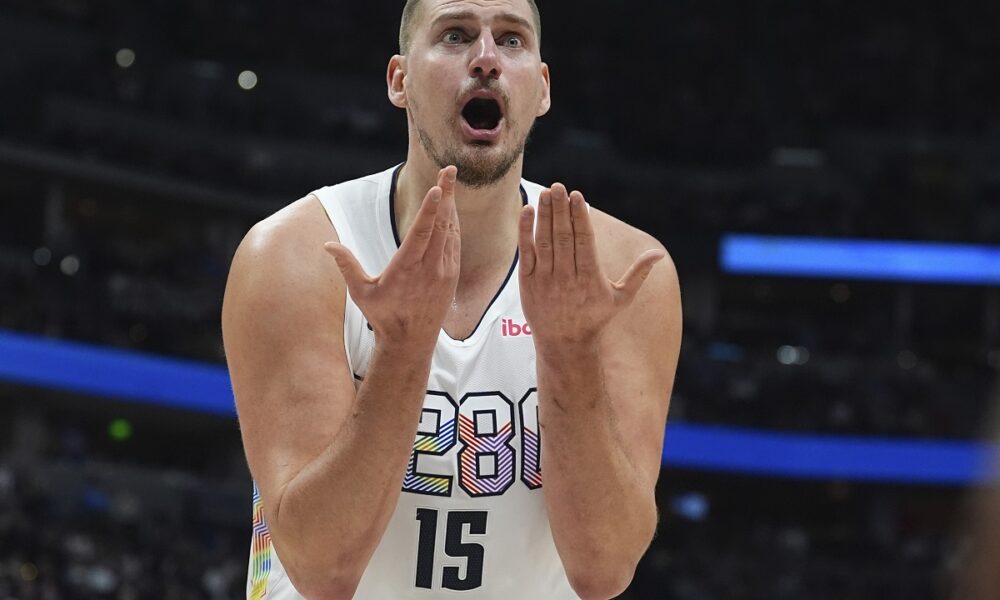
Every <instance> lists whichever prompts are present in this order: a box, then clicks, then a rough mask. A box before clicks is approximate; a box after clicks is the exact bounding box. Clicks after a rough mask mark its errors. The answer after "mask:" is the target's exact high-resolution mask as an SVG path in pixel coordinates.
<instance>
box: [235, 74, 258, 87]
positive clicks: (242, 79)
mask: <svg viewBox="0 0 1000 600" xmlns="http://www.w3.org/2000/svg"><path fill="white" fill-rule="evenodd" d="M236 82H237V83H239V84H240V87H241V88H243V89H245V90H252V89H254V88H255V87H257V74H256V73H254V72H253V71H243V72H242V73H240V76H239V77H238V78H237V79H236Z"/></svg>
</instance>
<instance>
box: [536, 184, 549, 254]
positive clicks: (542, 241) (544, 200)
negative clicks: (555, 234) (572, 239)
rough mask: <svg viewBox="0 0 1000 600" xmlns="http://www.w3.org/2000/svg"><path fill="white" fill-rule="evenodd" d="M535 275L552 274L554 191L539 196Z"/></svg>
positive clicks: (543, 192) (544, 191)
mask: <svg viewBox="0 0 1000 600" xmlns="http://www.w3.org/2000/svg"><path fill="white" fill-rule="evenodd" d="M533 272H534V273H544V274H549V273H552V190H548V189H545V190H542V193H541V194H539V195H538V219H537V220H536V222H535V268H534V270H533Z"/></svg>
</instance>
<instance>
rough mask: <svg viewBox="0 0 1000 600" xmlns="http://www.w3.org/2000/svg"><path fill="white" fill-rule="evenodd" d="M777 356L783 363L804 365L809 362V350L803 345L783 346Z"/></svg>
mask: <svg viewBox="0 0 1000 600" xmlns="http://www.w3.org/2000/svg"><path fill="white" fill-rule="evenodd" d="M776 358H777V359H778V362H780V363H781V364H783V365H804V364H806V363H807V362H809V350H807V349H805V348H803V347H802V346H781V347H780V348H778V352H777V353H776Z"/></svg>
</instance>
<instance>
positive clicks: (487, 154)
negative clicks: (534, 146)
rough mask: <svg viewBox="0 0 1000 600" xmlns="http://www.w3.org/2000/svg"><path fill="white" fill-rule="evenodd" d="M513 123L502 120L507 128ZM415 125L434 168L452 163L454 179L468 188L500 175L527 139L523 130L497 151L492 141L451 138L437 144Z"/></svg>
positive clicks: (520, 152) (511, 165)
mask: <svg viewBox="0 0 1000 600" xmlns="http://www.w3.org/2000/svg"><path fill="white" fill-rule="evenodd" d="M452 125H453V126H454V125H455V124H454V123H453V124H452ZM513 125H514V124H513V123H512V122H509V121H508V122H507V123H506V124H505V126H507V127H511V128H513ZM416 129H417V137H419V138H420V145H421V146H423V148H424V151H426V152H427V155H428V156H429V157H430V158H431V160H433V161H434V162H435V163H437V166H438V168H441V169H443V168H445V167H447V166H448V165H455V166H456V167H458V176H457V178H458V182H459V183H461V184H463V185H466V186H468V187H470V188H483V187H487V186H490V185H493V184H495V183H497V182H498V181H500V180H501V179H503V178H504V177H505V176H506V175H507V173H509V172H510V170H511V169H512V168H513V167H514V164H515V163H517V159H518V158H520V157H521V155H522V154H524V148H525V146H526V145H527V143H528V134H525V135H524V137H523V138H521V139H520V140H519V141H518V142H517V143H515V144H513V145H512V146H511V147H510V149H509V150H507V151H506V152H498V151H496V150H495V149H494V147H493V145H492V144H489V143H485V142H479V143H476V142H473V143H471V144H463V143H461V142H457V143H456V142H452V143H448V144H446V145H445V146H444V147H443V148H439V147H437V146H436V145H435V144H434V141H433V140H432V139H431V136H430V135H429V134H428V133H427V132H426V131H425V130H424V129H422V128H420V127H417V128H416Z"/></svg>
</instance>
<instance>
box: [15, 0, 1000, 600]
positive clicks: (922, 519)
mask: <svg viewBox="0 0 1000 600" xmlns="http://www.w3.org/2000/svg"><path fill="white" fill-rule="evenodd" d="M539 4H540V6H541V10H542V13H543V18H544V23H545V28H544V40H543V55H544V58H545V59H546V60H547V61H548V62H549V64H550V65H551V68H552V73H553V97H554V98H553V99H554V108H553V110H552V111H551V113H550V114H549V115H548V116H546V117H544V118H543V119H542V120H541V121H540V122H539V124H538V126H537V129H536V131H535V133H534V135H533V139H532V142H531V143H530V145H529V148H528V154H527V161H526V177H528V178H529V179H533V180H535V181H539V182H542V183H548V182H551V181H555V180H560V181H564V182H566V183H567V184H569V185H570V186H571V187H574V188H579V189H581V190H583V191H584V192H585V193H586V194H587V196H588V199H589V200H590V201H591V202H592V203H593V204H594V205H596V206H598V207H600V208H602V209H603V210H606V211H608V212H610V213H612V214H614V215H616V216H618V217H620V218H622V219H624V220H626V221H629V222H631V223H634V224H636V225H638V226H640V227H642V228H644V229H645V230H647V231H649V232H651V233H653V234H654V235H656V236H657V237H658V238H659V239H660V240H661V241H662V242H663V243H664V244H665V245H666V246H667V247H668V248H669V250H670V251H671V253H672V255H673V257H674V259H675V261H676V263H677V266H678V270H679V273H680V276H681V282H682V287H683V302H684V313H685V334H684V340H683V348H682V353H681V363H680V367H679V370H678V374H677V381H676V388H675V391H674V395H673V402H672V407H671V413H670V423H669V425H668V432H667V438H666V439H667V443H666V448H665V451H664V470H663V473H662V476H661V478H660V484H659V488H658V502H659V506H660V508H661V513H662V517H661V524H660V531H659V533H658V536H657V538H656V539H655V541H654V542H653V545H652V547H651V548H650V549H649V552H648V553H647V555H646V557H645V558H644V559H643V561H642V563H641V564H640V566H639V569H638V571H637V573H636V577H635V580H634V583H633V584H632V586H631V588H630V589H629V590H628V591H627V592H626V593H625V594H624V595H623V596H622V598H625V599H635V600H638V599H656V600H660V599H671V600H673V599H676V600H701V599H706V600H708V599H734V600H743V599H746V600H750V599H771V600H781V599H808V600H826V599H830V600H855V599H858V600H861V599H875V598H878V599H879V600H890V599H900V600H902V599H905V600H920V599H925V598H928V599H929V598H945V597H948V595H949V594H948V590H949V589H950V588H951V586H952V580H953V579H954V573H955V571H956V569H957V567H958V566H959V565H960V564H962V562H963V560H965V556H966V552H967V548H968V544H967V538H966V536H965V535H964V534H963V533H962V532H961V531H960V530H959V529H958V527H959V524H960V521H962V517H961V515H962V510H961V508H962V506H963V505H964V502H965V500H964V499H965V497H966V494H967V492H968V491H970V490H973V489H979V488H981V487H982V484H983V483H984V482H985V481H986V480H987V478H988V473H989V470H988V468H987V462H986V461H987V452H986V446H985V445H984V444H983V443H982V440H983V438H984V437H985V436H986V435H987V427H986V421H987V415H988V414H989V413H990V410H991V409H990V397H991V389H993V386H994V380H995V379H997V375H998V371H1000V247H998V246H997V244H998V242H1000V91H998V90H1000V86H997V85H996V82H995V80H996V76H997V73H998V72H1000V36H998V35H997V34H996V30H997V25H998V24H1000V4H998V3H996V2H988V1H985V0H982V1H978V2H977V1H972V0H950V1H945V0H917V1H912V0H911V1H907V2H903V1H901V0H883V1H880V2H876V3H870V2H859V1H857V0H808V1H806V2H793V1H791V0H759V1H755V2H748V1H732V0H697V1H695V0H669V1H667V2H638V1H635V0H630V1H623V2H598V1H594V0H587V1H584V0H574V1H568V0H560V1H556V0H540V1H539ZM400 8H401V3H400V2H399V0H393V1H389V0H370V1H367V2H349V1H345V0H322V1H318V0H299V1H297V2H294V3H276V2H262V1H257V0H227V1H219V2H206V1H204V0H170V1H169V2H168V1H165V0H144V1H143V2H125V1H122V0H0V380H2V381H0V408H2V413H0V414H2V417H3V418H2V419H0V599H8V598H9V599H19V600H20V599H24V600H29V599H45V600H53V599H61V598H66V599H84V600H87V599H111V598H114V599H122V600H125V599H146V598H152V599H155V598H166V599H171V600H173V599H196V598H208V599H213V600H214V599H222V598H229V599H235V598H239V597H241V595H242V594H243V586H244V577H245V574H246V562H247V555H248V550H249V537H250V482H249V475H248V472H247V469H246V464H245V461H244V458H243V455H242V450H241V447H240V441H239V431H238V428H237V423H236V420H235V417H234V414H233V412H232V399H231V396H229V392H228V388H227V380H226V378H225V372H224V370H223V359H224V357H223V350H222V345H221V336H220V327H219V311H220V304H221V297H222V291H223V286H224V282H225V277H226V274H227V270H228V266H229V262H230V259H231V257H232V254H233V251H234V249H235V247H236V245H237V243H238V242H239V240H240V239H241V237H242V235H243V234H244V233H245V232H246V231H247V229H248V228H249V227H250V225H251V224H252V223H254V222H255V221H256V220H258V219H260V218H262V217H264V216H266V215H267V214H269V213H270V212H273V211H274V210H276V209H277V208H279V207H280V206H282V205H284V204H286V203H288V202H290V201H292V200H294V199H296V198H298V197H301V196H303V195H305V194H306V193H308V192H309V191H310V190H312V189H315V188H317V187H320V186H322V185H326V184H331V183H335V182H338V181H342V180H345V179H351V178H354V177H357V176H360V175H362V174H366V173H370V172H374V171H377V170H381V169H383V168H386V167H387V166H390V165H392V164H395V163H397V162H399V161H401V160H402V159H403V158H404V154H405V118H404V115H403V114H402V113H401V112H400V111H398V110H396V109H393V108H392V107H391V106H390V104H389V103H388V101H387V100H386V98H385V90H384V71H385V64H386V61H387V59H388V57H389V56H390V55H391V54H392V53H393V51H394V49H395V43H396V42H395V40H396V28H397V26H398V14H399V12H400ZM991 82H992V83H991ZM761 236H764V237H761ZM884 241H888V242H893V241H896V242H898V241H906V242H908V243H907V244H900V243H886V244H881V243H879V242H884ZM994 597H1000V591H998V592H997V595H996V596H994Z"/></svg>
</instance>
